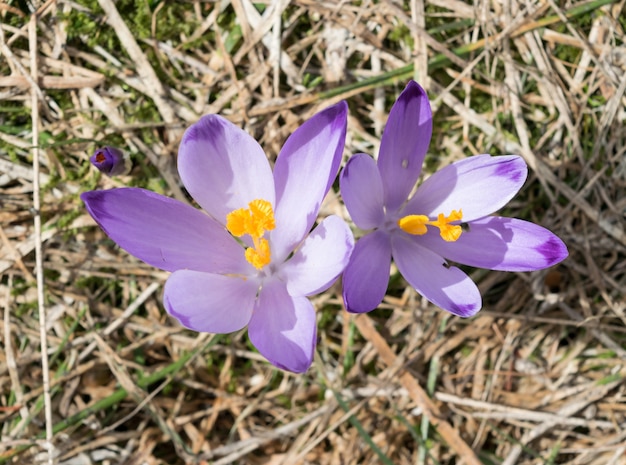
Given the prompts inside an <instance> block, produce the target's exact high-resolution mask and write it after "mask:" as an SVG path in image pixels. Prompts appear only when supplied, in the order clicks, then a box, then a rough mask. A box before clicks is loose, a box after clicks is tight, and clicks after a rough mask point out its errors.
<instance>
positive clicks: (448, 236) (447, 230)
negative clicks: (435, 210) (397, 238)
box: [398, 210, 463, 242]
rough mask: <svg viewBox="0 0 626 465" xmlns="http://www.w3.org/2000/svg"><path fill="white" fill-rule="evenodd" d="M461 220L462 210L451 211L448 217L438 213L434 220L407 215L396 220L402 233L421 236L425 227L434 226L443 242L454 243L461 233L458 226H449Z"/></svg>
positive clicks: (425, 229) (424, 216)
mask: <svg viewBox="0 0 626 465" xmlns="http://www.w3.org/2000/svg"><path fill="white" fill-rule="evenodd" d="M462 218H463V211H462V210H458V211H457V210H452V213H450V214H449V215H448V216H445V215H444V214H443V213H439V215H438V216H437V219H436V220H430V219H429V218H428V217H427V216H426V215H407V216H404V217H402V218H400V219H399V220H398V226H400V229H402V230H403V231H404V232H406V233H409V234H413V235H415V236H421V235H423V234H426V231H427V227H426V226H435V227H436V228H439V235H440V236H441V238H442V239H443V240H444V241H447V242H454V241H456V240H457V239H458V238H459V237H460V236H461V233H462V232H463V227H462V226H461V225H460V224H450V223H452V222H453V221H461V219H462Z"/></svg>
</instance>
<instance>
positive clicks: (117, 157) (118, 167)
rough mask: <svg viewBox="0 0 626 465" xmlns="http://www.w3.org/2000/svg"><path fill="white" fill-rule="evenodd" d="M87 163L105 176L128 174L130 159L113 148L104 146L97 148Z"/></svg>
mask: <svg viewBox="0 0 626 465" xmlns="http://www.w3.org/2000/svg"><path fill="white" fill-rule="evenodd" d="M89 161H91V164H92V165H93V166H95V167H96V168H98V170H100V171H101V172H102V173H104V174H106V175H107V176H119V175H121V174H128V173H129V172H130V169H131V161H130V157H129V156H128V155H126V154H124V153H123V152H122V151H121V150H118V149H116V148H115V147H109V146H105V147H102V148H99V149H98V150H96V151H95V153H94V154H93V155H92V156H91V158H90V159H89Z"/></svg>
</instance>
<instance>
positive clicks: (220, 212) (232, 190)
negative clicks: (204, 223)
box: [178, 115, 275, 224]
mask: <svg viewBox="0 0 626 465" xmlns="http://www.w3.org/2000/svg"><path fill="white" fill-rule="evenodd" d="M178 171H179V173H180V177H181V178H182V180H183V184H184V185H185V187H186V188H187V191H189V193H190V194H191V196H192V197H193V198H194V199H195V200H196V202H198V203H199V204H200V206H201V207H202V208H204V209H205V210H206V211H207V212H208V213H209V214H210V215H211V216H212V217H213V218H215V219H216V220H218V221H219V222H220V223H222V224H226V215H227V214H228V213H230V212H232V211H233V210H236V209H238V208H247V207H248V203H249V202H251V201H252V200H255V199H263V200H267V201H268V202H270V203H271V204H272V205H275V203H274V200H275V194H274V179H273V177H272V170H271V168H270V165H269V162H268V161H267V157H266V156H265V153H264V152H263V150H262V149H261V146H260V145H259V144H258V143H257V142H256V141H255V140H254V139H253V138H252V137H251V136H250V135H249V134H248V133H246V132H245V131H243V130H242V129H241V128H239V127H237V126H235V125H234V124H232V123H231V122H230V121H228V120H227V119H224V118H222V117H221V116H218V115H207V116H204V117H202V118H201V119H200V121H198V122H197V123H195V124H193V125H192V126H190V127H189V129H187V131H186V132H185V135H184V136H183V140H182V141H181V143H180V148H179V149H178Z"/></svg>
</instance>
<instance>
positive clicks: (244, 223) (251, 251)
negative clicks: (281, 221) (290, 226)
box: [226, 199, 276, 270]
mask: <svg viewBox="0 0 626 465" xmlns="http://www.w3.org/2000/svg"><path fill="white" fill-rule="evenodd" d="M248 207H249V208H240V209H238V210H233V211H232V212H230V213H229V214H228V215H226V229H228V231H229V232H230V233H231V234H232V235H233V236H235V237H241V236H243V235H244V234H248V235H249V236H250V237H251V238H252V244H253V246H252V247H248V248H247V249H246V260H248V262H249V263H250V264H252V266H254V267H255V268H256V269H257V270H261V269H262V268H263V267H264V266H265V265H267V264H268V263H269V262H270V260H271V257H272V254H271V251H270V244H269V242H268V241H267V239H265V238H264V237H263V235H264V234H265V231H271V230H272V229H274V228H275V227H276V223H275V221H274V210H273V209H272V204H271V203H269V202H268V201H267V200H262V199H256V200H253V201H252V202H250V203H249V204H248Z"/></svg>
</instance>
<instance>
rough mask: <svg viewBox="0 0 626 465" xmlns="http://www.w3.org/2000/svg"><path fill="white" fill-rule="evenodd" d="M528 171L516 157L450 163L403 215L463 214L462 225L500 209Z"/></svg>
mask: <svg viewBox="0 0 626 465" xmlns="http://www.w3.org/2000/svg"><path fill="white" fill-rule="evenodd" d="M527 174H528V168H527V167H526V163H525V162H524V160H523V159H522V158H521V157H519V156H517V155H503V156H499V157H492V156H489V155H476V156H473V157H469V158H465V159H464V160H460V161H457V162H455V163H452V164H450V165H448V166H446V167H444V168H442V169H441V170H439V171H437V172H436V173H434V174H433V175H432V176H430V177H429V178H428V179H427V180H426V181H424V183H423V184H422V185H421V186H419V187H418V189H417V192H415V195H414V196H413V198H412V199H411V200H410V201H409V202H408V204H407V206H406V207H405V209H404V212H405V214H416V215H427V216H429V217H434V218H436V217H437V215H438V214H439V213H443V214H444V215H449V214H450V213H451V212H452V210H462V212H463V221H464V222H467V221H473V220H475V219H478V218H482V217H484V216H487V215H490V214H492V213H493V212H495V211H496V210H498V209H500V208H502V207H503V206H504V205H506V203H507V202H508V201H509V200H511V199H512V198H513V196H514V195H515V194H516V193H517V192H518V191H519V190H520V188H521V187H522V186H523V185H524V181H525V180H526V175H527Z"/></svg>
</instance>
